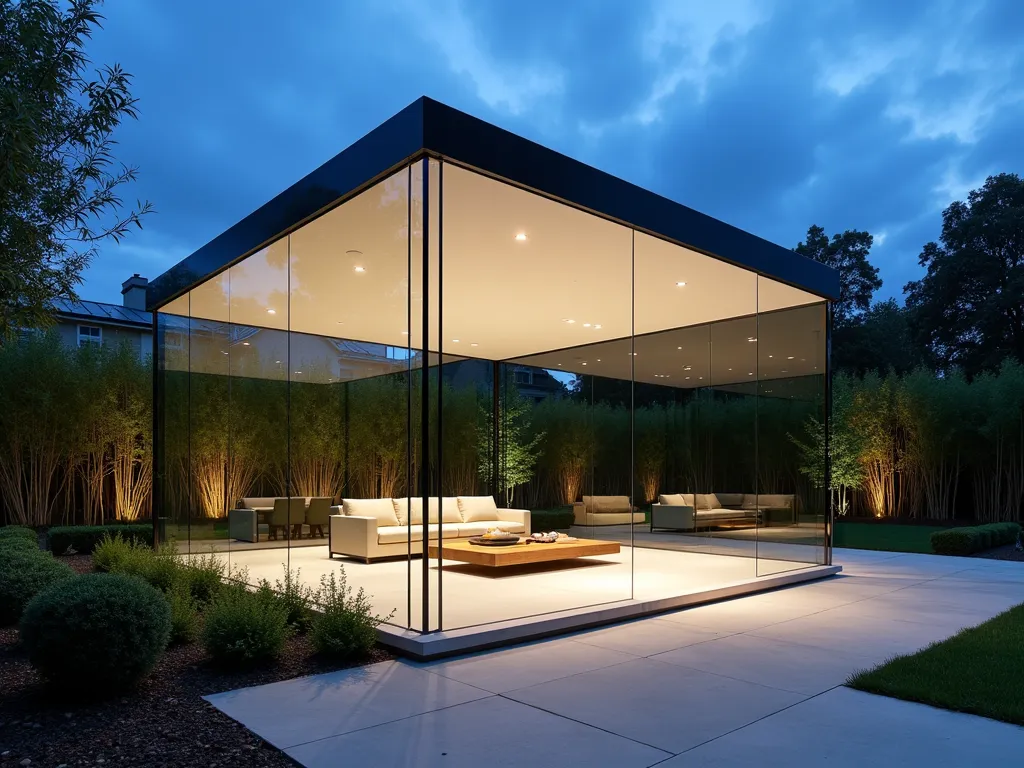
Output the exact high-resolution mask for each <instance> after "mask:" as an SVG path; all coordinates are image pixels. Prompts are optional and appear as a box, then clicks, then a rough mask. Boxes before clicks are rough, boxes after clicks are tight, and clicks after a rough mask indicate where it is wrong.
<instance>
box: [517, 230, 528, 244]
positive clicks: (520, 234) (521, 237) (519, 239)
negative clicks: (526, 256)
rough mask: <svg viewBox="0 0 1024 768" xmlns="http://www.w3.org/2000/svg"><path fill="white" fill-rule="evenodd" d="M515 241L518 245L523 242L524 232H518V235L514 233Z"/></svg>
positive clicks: (524, 238)
mask: <svg viewBox="0 0 1024 768" xmlns="http://www.w3.org/2000/svg"><path fill="white" fill-rule="evenodd" d="M516 240H518V241H519V242H520V243H522V242H524V241H525V240H526V233H525V232H518V233H516Z"/></svg>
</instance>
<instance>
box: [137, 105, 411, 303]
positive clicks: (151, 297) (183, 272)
mask: <svg viewBox="0 0 1024 768" xmlns="http://www.w3.org/2000/svg"><path fill="white" fill-rule="evenodd" d="M423 102H424V100H423V99H422V98H420V99H417V100H416V101H414V102H413V103H412V104H410V105H409V106H407V107H406V108H405V109H403V110H402V111H401V112H399V113H398V114H396V115H394V116H393V117H391V118H389V119H388V120H387V121H385V122H384V123H382V124H380V125H378V126H377V127H376V128H374V129H373V130H372V131H370V132H369V133H368V134H366V135H365V136H363V137H362V138H360V139H359V140H357V141H356V142H355V143H354V144H351V145H350V146H349V147H347V148H346V149H344V150H343V151H342V152H340V153H339V154H337V155H335V156H334V157H333V158H331V159H330V160H328V161H327V162H326V163H324V164H323V165H321V166H320V167H319V168H317V169H316V170H315V171H313V172H312V173H310V174H309V175H307V176H305V177H304V178H302V179H301V180H299V181H298V182H296V183H295V184H292V185H291V186H290V187H288V189H286V190H285V191H284V192H281V193H280V194H279V195H277V196H276V197H274V198H273V199H272V200H270V201H269V202H267V203H265V204H263V205H262V206H260V207H259V208H257V209H256V210H255V211H253V212H252V213H250V214H249V215H248V216H246V217H245V218H244V219H242V220H241V221H239V222H238V223H237V224H235V225H234V226H232V227H231V228H230V229H228V230H226V231H225V232H222V233H221V234H220V235H218V236H217V237H215V238H214V239H213V240H211V241H210V242H209V243H207V244H206V245H204V246H203V247H202V248H200V249H199V250H198V251H195V252H194V253H193V254H191V255H190V256H187V257H185V258H184V259H183V260H181V261H180V262H178V263H177V264H176V265H174V266H173V267H171V268H170V269H169V270H167V271H166V272H164V273H163V274H162V275H160V276H159V277H157V278H156V279H155V280H153V281H152V282H151V283H150V284H149V286H148V287H147V290H146V308H147V309H149V310H153V309H155V308H156V307H158V306H160V305H162V304H166V303H167V302H168V301H170V300H171V299H174V298H176V297H178V296H179V295H181V294H182V293H184V292H185V291H186V290H188V289H189V288H191V287H192V286H193V285H195V284H196V283H197V282H200V281H201V280H205V279H207V278H208V277H209V276H211V275H213V274H215V273H217V272H220V271H222V270H223V269H225V268H226V267H228V266H230V265H231V264H233V263H234V262H236V261H238V260H239V259H241V258H243V257H245V256H248V255H249V254H250V253H253V252H254V251H256V250H258V249H259V248H262V247H263V246H265V245H267V244H269V243H270V242H272V241H274V240H276V239H277V238H279V237H281V236H282V235H283V234H285V233H286V232H289V231H291V230H293V229H295V228H296V227H298V226H299V225H301V224H302V223H304V222H305V221H307V220H308V219H310V218H312V217H313V216H315V215H316V214H317V213H319V212H320V211H322V210H323V209H325V208H328V207H331V206H333V205H334V204H336V203H337V202H338V201H339V200H340V199H341V198H344V197H346V196H348V195H350V194H351V193H352V192H354V191H356V190H358V189H361V188H362V187H364V186H366V185H367V184H368V183H370V182H372V181H374V180H376V179H377V178H378V177H381V176H384V175H386V174H387V173H390V172H391V171H392V170H393V169H395V168H397V167H399V166H401V165H402V164H403V163H404V162H406V161H407V160H408V159H409V158H410V157H411V156H413V155H415V154H416V153H417V152H420V151H421V150H422V148H423Z"/></svg>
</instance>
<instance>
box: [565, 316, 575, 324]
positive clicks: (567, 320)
mask: <svg viewBox="0 0 1024 768" xmlns="http://www.w3.org/2000/svg"><path fill="white" fill-rule="evenodd" d="M562 322H563V323H569V325H572V324H573V323H575V322H576V321H575V320H573V319H572V318H569V317H566V318H564V319H563V320H562Z"/></svg>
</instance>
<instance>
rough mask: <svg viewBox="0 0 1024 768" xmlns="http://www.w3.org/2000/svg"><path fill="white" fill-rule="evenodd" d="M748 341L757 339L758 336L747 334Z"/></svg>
mask: <svg viewBox="0 0 1024 768" xmlns="http://www.w3.org/2000/svg"><path fill="white" fill-rule="evenodd" d="M747 341H757V336H747Z"/></svg>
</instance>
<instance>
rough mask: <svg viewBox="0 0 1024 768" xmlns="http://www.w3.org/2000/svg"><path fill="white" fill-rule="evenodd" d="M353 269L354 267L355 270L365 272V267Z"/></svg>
mask: <svg viewBox="0 0 1024 768" xmlns="http://www.w3.org/2000/svg"><path fill="white" fill-rule="evenodd" d="M353 269H355V271H356V272H365V271H366V267H353Z"/></svg>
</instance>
